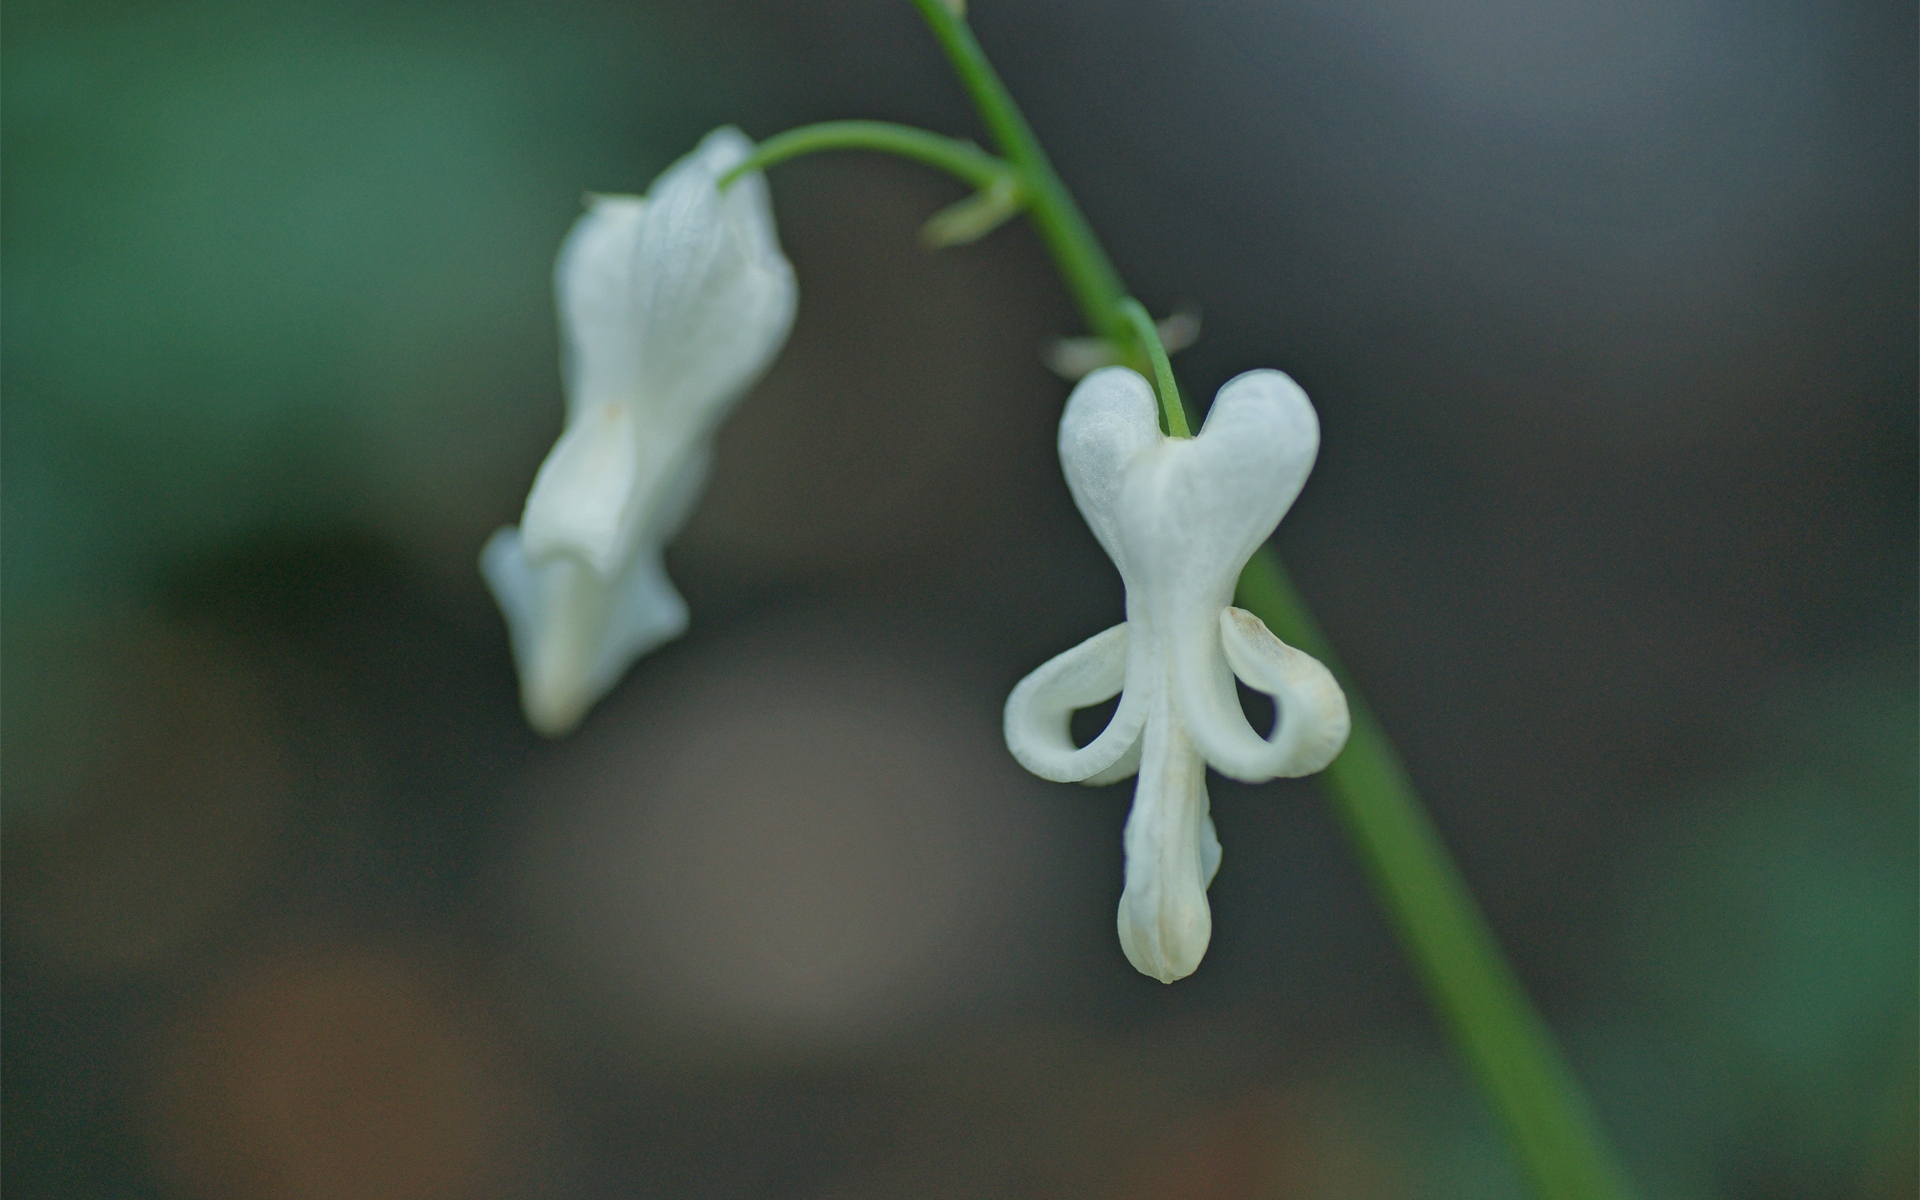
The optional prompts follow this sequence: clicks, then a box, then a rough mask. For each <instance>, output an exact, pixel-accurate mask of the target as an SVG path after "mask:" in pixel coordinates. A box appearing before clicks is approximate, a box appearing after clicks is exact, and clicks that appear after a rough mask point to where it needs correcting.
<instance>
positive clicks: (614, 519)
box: [520, 404, 648, 576]
mask: <svg viewBox="0 0 1920 1200" xmlns="http://www.w3.org/2000/svg"><path fill="white" fill-rule="evenodd" d="M638 441H639V433H638V431H636V430H635V429H634V423H633V415H632V410H631V409H630V408H628V407H627V406H626V405H624V404H599V405H595V406H594V407H592V408H590V409H587V410H585V411H583V412H580V413H578V414H576V416H575V418H574V420H573V422H572V423H571V424H570V425H568V426H567V429H566V432H564V433H562V434H561V435H560V440H559V441H558V442H555V443H554V446H553V449H552V450H550V451H548V452H547V460H546V461H545V462H543V463H541V464H540V472H539V474H537V475H535V476H534V477H533V490H532V491H530V492H529V493H528V494H527V507H526V511H525V512H524V513H522V514H521V517H520V529H521V536H522V539H523V540H524V542H525V544H526V551H527V554H528V555H529V556H530V557H532V558H533V559H534V560H535V561H538V560H541V559H544V558H547V557H550V556H552V555H555V554H571V555H574V556H576V557H578V558H580V559H583V560H584V561H585V562H586V563H587V565H588V566H590V567H592V568H593V569H594V570H595V571H596V572H598V573H599V574H601V575H603V576H612V575H614V574H616V573H617V572H618V571H619V569H620V567H621V565H622V564H623V563H624V561H625V560H626V557H627V550H628V547H629V544H630V543H631V542H632V540H633V531H634V525H635V523H636V522H637V521H638V520H639V516H640V508H641V505H642V503H643V502H644V501H645V500H646V499H647V498H648V497H646V496H645V495H644V494H642V493H641V485H642V483H643V482H647V481H644V480H643V479H642V478H641V475H640V462H639V444H638Z"/></svg>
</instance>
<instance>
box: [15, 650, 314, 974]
mask: <svg viewBox="0 0 1920 1200" xmlns="http://www.w3.org/2000/svg"><path fill="white" fill-rule="evenodd" d="M21 632H22V633H23V635H24V638H25V645H22V646H10V647H9V655H8V667H9V670H8V680H7V690H8V708H9V712H8V713H7V724H6V735H7V757H6V775H5V786H6V801H7V810H8V816H9V818H10V822H9V829H8V838H7V843H6V860H5V861H6V904H7V917H8V921H9V925H10V927H11V929H12V930H13V931H14V932H15V933H17V934H18V935H20V936H22V937H24V938H25V939H26V940H28V941H29V942H31V943H32V944H34V945H35V946H36V947H38V948H39V949H41V950H42V951H43V952H45V953H47V954H49V955H50V956H51V957H53V958H54V959H55V960H57V961H59V962H60V963H62V964H63V965H65V966H67V967H68V968H70V969H73V970H78V971H82V972H87V973H101V972H108V971H113V970H119V969H124V968H127V967H132V966H137V965H141V964H144V963H147V962H150V961H152V960H153V959H155V958H157V957H159V956H160V955H162V954H164V953H166V952H167V951H169V950H171V949H173V948H175V947H177V946H178V945H179V944H180V943H182V942H183V941H185V940H186V939H188V938H189V937H191V936H192V935H193V934H194V932H195V931H196V930H198V929H200V928H201V927H202V926H203V924H204V923H205V922H206V920H207V919H208V918H209V917H211V916H212V915H213V914H214V913H215V912H216V911H217V910H219V909H220V908H221V906H222V905H224V904H226V903H228V902H229V901H231V900H232V899H233V898H235V897H236V896H238V895H239V894H240V893H241V892H242V891H244V890H245V889H246V888H247V887H248V886H249V885H250V884H251V883H252V882H253V881H254V880H256V879H257V878H258V876H259V872H260V870H261V868H262V867H263V866H264V864H265V862H266V861H267V858H268V856H269V855H270V854H271V852H272V850H273V848H274V846H275V844H276V843H277V841H278V838H279V835H280V832H281V829H282V827H283V820H284V813H285V808H286V804H287V798H288V794H289V791H290V789H291V787H292V776H291V773H290V770H289V767H288V764H287V762H286V760H285V757H284V750H283V747H282V744H281V733H282V731H281V729H279V728H278V720H277V718H276V716H275V714H274V711H273V706H272V703H271V700H270V697H269V695H268V693H267V690H266V689H265V687H264V686H263V684H262V682H261V680H260V678H259V676H258V674H257V673H256V671H255V670H254V668H253V665H252V663H251V662H250V661H249V660H248V659H247V657H246V655H245V653H244V651H243V650H242V648H241V647H239V646H237V645H236V644H234V643H233V642H232V641H231V640H230V639H227V638H224V637H222V636H220V635H217V634H214V633H211V632H207V631H203V630H197V629H191V628H183V627H180V626H176V625H169V624H163V623H161V622H159V621H156V620H152V619H147V618H138V617H120V618H108V619H97V620H86V621H72V620H67V621H62V622H58V623H56V622H47V623H45V624H43V625H42V626H41V627H40V628H38V629H35V630H32V631H31V632H28V631H21Z"/></svg>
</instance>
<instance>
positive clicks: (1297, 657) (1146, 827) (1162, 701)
mask: <svg viewBox="0 0 1920 1200" xmlns="http://www.w3.org/2000/svg"><path fill="white" fill-rule="evenodd" d="M1319 446H1320V425H1319V421H1318V419H1317V418H1316V417H1315V415H1314V411H1313V406H1312V405H1311V404H1310V403H1308V401H1307V397H1306V394H1305V393H1304V392H1302V391H1301V390H1300V388H1299V387H1298V386H1297V385H1295V383H1294V382H1293V380H1291V379H1289V378H1288V377H1287V376H1285V375H1283V374H1281V373H1280V372H1278V371H1249V372H1248V373H1246V374H1244V375H1241V376H1239V377H1238V378H1236V379H1234V380H1232V381H1231V382H1229V383H1228V384H1227V385H1226V386H1225V387H1223V388H1221V389H1220V393H1219V395H1218V397H1217V398H1216V399H1215V400H1214V404H1213V409H1212V411H1211V412H1209V413H1208V414H1207V421H1206V424H1205V426H1204V427H1203V428H1202V429H1201V431H1200V433H1199V435H1198V436H1197V437H1192V438H1170V437H1167V436H1166V435H1165V434H1163V433H1161V432H1160V425H1159V420H1158V416H1157V408H1156V405H1155V401H1154V393H1153V389H1152V387H1151V386H1150V385H1149V384H1148V383H1147V381H1146V380H1145V379H1143V378H1141V377H1140V376H1139V375H1137V374H1135V373H1134V372H1132V371H1130V370H1127V369H1126V368H1124V367H1109V368H1106V369H1104V370H1100V371H1096V372H1094V373H1093V374H1091V375H1089V376H1087V377H1086V379H1085V380H1084V381H1082V382H1081V384H1080V385H1079V386H1078V387H1076V388H1075V389H1074V391H1073V395H1072V397H1071V398H1070V399H1069V400H1068V401H1067V408H1066V413H1065V415H1064V416H1063V417H1062V418H1061V420H1060V461H1061V464H1062V466H1064V467H1065V468H1066V476H1067V485H1068V487H1069V488H1070V489H1071V490H1072V492H1073V499H1074V502H1075V503H1076V504H1078V505H1079V507H1080V512H1081V514H1082V515H1083V516H1085V517H1086V519H1087V524H1088V525H1090V526H1091V527H1092V528H1093V533H1094V536H1095V537H1096V538H1098V539H1099V540H1100V544H1101V546H1102V547H1104V548H1105V549H1106V552H1107V555H1108V556H1109V557H1110V558H1112V559H1113V564H1114V566H1116V567H1118V568H1119V569H1120V577H1121V579H1122V580H1123V581H1124V582H1125V584H1126V588H1127V619H1126V621H1125V622H1124V623H1122V624H1120V625H1116V626H1114V627H1113V628H1111V629H1109V630H1107V631H1105V632H1104V633H1099V634H1095V635H1094V636H1093V637H1091V638H1089V639H1087V640H1086V641H1085V642H1082V643H1081V644H1080V645H1078V646H1076V647H1074V648H1073V649H1071V650H1069V651H1067V652H1066V653H1065V654H1062V655H1060V656H1058V657H1056V658H1054V659H1052V660H1051V661H1049V662H1047V663H1044V664H1042V665H1041V667H1040V668H1039V669H1038V670H1036V671H1034V672H1033V673H1032V674H1031V675H1028V676H1027V677H1026V678H1025V679H1023V680H1021V681H1020V683H1019V684H1018V685H1017V686H1016V687H1015V688H1014V689H1013V694H1012V695H1010V696H1009V697H1008V698H1007V708H1006V737H1007V748H1008V749H1009V750H1011V751H1012V752H1013V756H1014V757H1015V758H1016V759H1018V760H1019V761H1020V764H1021V765H1022V766H1024V767H1026V768H1027V770H1029V771H1032V772H1033V773H1034V774H1036V775H1038V776H1040V777H1041V778H1043V779H1050V780H1053V781H1055V782H1058V783H1075V782H1078V783H1087V784H1105V783H1113V782H1116V781H1118V780H1121V779H1125V778H1126V777H1127V776H1129V775H1132V774H1134V773H1136V772H1138V774H1139V776H1140V781H1139V784H1138V785H1137V787H1136V789H1135V792H1134V800H1133V811H1132V813H1131V814H1130V815H1129V816H1128V818H1127V827H1126V834H1125V846H1126V858H1127V875H1126V890H1125V892H1124V893H1123V894H1122V895H1121V897H1120V912H1119V928H1120V945H1121V946H1122V948H1124V949H1125V950H1126V953H1127V958H1128V960H1129V961H1130V962H1132V963H1133V965H1134V966H1135V967H1136V968H1138V969H1139V970H1140V971H1141V972H1142V973H1143V974H1147V975H1151V976H1153V977H1154V978H1155V979H1158V980H1160V981H1161V982H1162V983H1171V982H1173V981H1174V980H1176V979H1180V978H1182V977H1184V976H1187V975H1190V974H1192V973H1193V971H1194V969H1195V968H1196V967H1198V966H1199V965H1200V959H1201V957H1202V956H1203V955H1204V954H1205V953H1206V950H1207V942H1208V940H1209V938H1210V937H1211V936H1212V928H1213V920H1212V915H1211V912H1210V911H1209V909H1208V906H1207V894H1206V890H1207V885H1208V884H1210V883H1211V882H1212V881H1213V876H1214V872H1215V871H1217V870H1218V869H1219V867H1220V841H1219V838H1218V837H1217V836H1216V835H1215V833H1214V828H1213V820H1212V818H1211V817H1210V816H1209V815H1208V812H1207V788H1206V768H1207V766H1208V764H1212V766H1213V767H1214V768H1215V769H1216V770H1218V771H1219V772H1220V773H1221V774H1223V775H1227V776H1230V777H1232V778H1234V779H1240V780H1244V781H1247V782H1249V783H1257V782H1261V781H1263V780H1268V779H1273V778H1275V777H1276V776H1282V775H1286V776H1295V775H1310V774H1312V773H1313V772H1315V771H1318V770H1320V769H1321V768H1323V767H1325V766H1326V765H1327V764H1328V763H1330V762H1332V761H1333V759H1334V756H1335V755H1337V754H1339V753H1340V749H1341V747H1342V746H1344V745H1345V744H1346V740H1347V732H1348V728H1349V720H1348V715H1347V700H1346V696H1345V695H1344V694H1342V692H1341V691H1340V686H1339V684H1337V683H1335V682H1334V679H1333V676H1332V675H1331V674H1330V673H1329V672H1328V671H1327V668H1326V667H1324V666H1322V665H1321V664H1320V663H1319V661H1317V660H1316V659H1314V658H1311V657H1309V656H1308V655H1306V654H1304V653H1302V652H1300V651H1299V650H1296V649H1294V648H1293V647H1291V646H1288V645H1286V644H1285V643H1284V642H1282V641H1280V639H1279V638H1276V637H1274V636H1273V634H1272V633H1271V632H1269V631H1268V629H1267V627H1266V626H1265V625H1264V624H1262V623H1261V621H1260V619H1259V618H1258V617H1256V616H1254V615H1253V614H1252V613H1249V612H1247V611H1245V610H1244V609H1238V608H1234V607H1232V606H1231V602H1232V599H1233V587H1234V582H1235V580H1236V579H1237V578H1238V576H1239V574H1240V568H1241V567H1243V566H1245V565H1246V562H1247V559H1248V558H1249V557H1251V556H1252V554H1253V552H1254V550H1255V549H1256V548H1257V547H1259V546H1260V544H1261V543H1262V542H1264V541H1266V539H1267V536H1268V535H1269V534H1271V533H1272V532H1273V529H1274V527H1275V526H1276V525H1278V524H1279V523H1280V518H1281V517H1282V516H1284V515H1285V514H1286V511H1287V509H1288V508H1289V507H1290V506H1291V505H1292V504H1293V500H1294V497H1295V496H1297V495H1299V493H1300V488H1301V486H1302V485H1303V484H1304V483H1305V482H1306V479H1307V473H1308V472H1309V471H1311V470H1312V469H1313V459H1314V455H1315V453H1316V452H1317V451H1318V450H1319ZM1235 676H1238V677H1239V678H1240V680H1241V681H1242V682H1244V683H1245V684H1246V685H1247V686H1248V687H1251V688H1254V689H1255V690H1257V691H1262V692H1265V693H1267V694H1268V695H1270V696H1272V697H1273V698H1274V709H1275V718H1276V719H1275V725H1274V729H1273V731H1272V732H1271V733H1269V734H1268V735H1267V736H1265V737H1262V736H1261V735H1260V734H1259V733H1258V732H1256V731H1255V730H1254V729H1253V728H1252V727H1251V726H1250V725H1249V724H1248V723H1247V718H1246V715H1245V713H1244V712H1243V711H1242V710H1241V708H1240V700H1239V697H1238V695H1237V694H1236V693H1235V690H1234V682H1233V681H1234V677H1235ZM1115 694H1118V695H1119V696H1120V704H1119V707H1118V708H1117V709H1116V710H1115V712H1114V715H1113V719H1112V720H1111V721H1110V722H1109V723H1108V724H1107V727H1106V729H1105V730H1104V731H1103V732H1101V734H1100V735H1099V736H1098V737H1096V738H1095V739H1094V740H1093V741H1091V742H1089V743H1088V744H1087V745H1085V746H1083V747H1078V748H1076V747H1075V746H1074V744H1073V740H1072V736H1071V733H1070V732H1069V729H1068V723H1069V721H1070V719H1071V717H1072V715H1073V712H1074V710H1076V709H1080V708H1085V707H1087V706H1089V705H1093V704H1098V703H1101V702H1102V701H1105V700H1108V699H1111V698H1112V697H1113V696H1114V695H1115Z"/></svg>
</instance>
